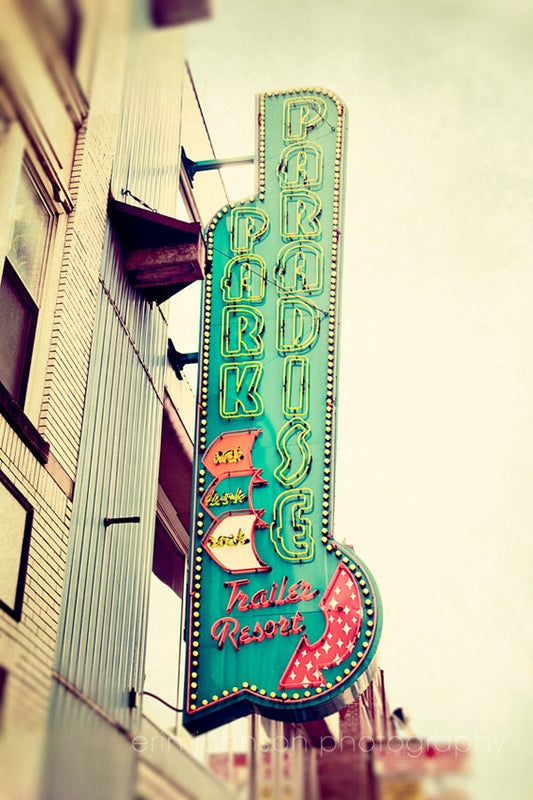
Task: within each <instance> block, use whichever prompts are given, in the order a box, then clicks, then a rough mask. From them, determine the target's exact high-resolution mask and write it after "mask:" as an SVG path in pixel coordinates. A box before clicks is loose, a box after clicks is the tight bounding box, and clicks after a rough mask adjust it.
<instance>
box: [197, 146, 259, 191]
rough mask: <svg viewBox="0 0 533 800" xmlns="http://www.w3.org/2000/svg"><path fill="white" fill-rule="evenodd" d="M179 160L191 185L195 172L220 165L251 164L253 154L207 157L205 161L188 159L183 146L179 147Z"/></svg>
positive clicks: (236, 165) (219, 166) (253, 160)
mask: <svg viewBox="0 0 533 800" xmlns="http://www.w3.org/2000/svg"><path fill="white" fill-rule="evenodd" d="M181 161H182V164H183V166H184V168H185V172H186V173H187V177H188V179H189V181H190V184H191V186H192V182H193V180H194V176H195V175H196V173H197V172H205V171H206V170H212V169H221V168H222V167H239V166H242V165H243V164H253V163H254V162H255V156H237V157H235V158H209V159H207V160H205V161H193V160H192V159H190V158H189V157H188V156H187V154H186V152H185V150H184V149H183V147H182V148H181Z"/></svg>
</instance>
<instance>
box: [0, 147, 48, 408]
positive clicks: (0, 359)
mask: <svg viewBox="0 0 533 800" xmlns="http://www.w3.org/2000/svg"><path fill="white" fill-rule="evenodd" d="M10 212H11V213H10V226H11V233H10V239H9V247H8V251H7V254H6V257H5V261H4V269H3V273H2V280H1V283H0V319H1V320H2V325H1V328H0V381H1V382H2V383H3V385H4V386H5V388H6V389H7V390H8V392H9V394H10V395H11V397H12V399H13V400H14V401H15V402H16V403H18V405H19V406H20V407H21V408H22V407H23V406H24V400H25V396H26V389H27V385H28V378H29V370H30V362H31V355H32V350H33V340H34V337H35V329H36V325H37V317H38V307H39V301H40V297H41V293H42V279H43V274H44V266H45V264H46V260H47V256H48V250H49V247H50V241H51V235H52V228H53V216H52V214H51V211H50V210H49V208H48V207H47V205H46V204H45V202H44V198H43V195H42V194H41V192H40V190H39V188H38V185H37V182H36V180H35V178H34V176H33V175H32V172H31V170H30V167H29V164H28V163H26V161H24V163H23V165H22V168H21V170H20V173H19V176H18V181H17V185H16V189H15V192H14V198H13V203H12V206H11V208H10Z"/></svg>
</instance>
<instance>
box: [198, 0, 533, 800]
mask: <svg viewBox="0 0 533 800" xmlns="http://www.w3.org/2000/svg"><path fill="white" fill-rule="evenodd" d="M188 42H189V46H188V49H189V61H190V64H191V69H192V72H193V76H194V79H195V81H196V85H197V90H198V93H199V97H200V101H201V103H202V105H203V108H204V112H205V116H206V121H207V125H208V128H209V130H210V133H211V136H212V139H213V142H214V144H215V149H216V151H217V155H218V156H220V157H224V156H226V157H233V156H242V155H248V154H251V153H253V151H254V142H255V128H254V125H255V119H254V114H255V95H256V94H257V93H258V92H261V91H263V90H269V89H283V88H291V87H303V86H321V87H326V88H328V89H331V90H333V91H334V92H336V93H337V94H338V95H339V96H340V97H341V98H342V99H343V100H344V102H345V103H346V105H347V108H348V153H347V184H346V208H345V238H344V281H343V297H342V316H341V328H342V341H341V362H340V391H339V402H338V408H339V441H338V459H337V492H336V536H337V538H339V539H342V538H345V539H346V540H347V541H349V542H351V543H352V544H353V545H354V547H355V550H356V553H357V554H358V555H359V556H360V557H361V558H362V559H363V560H364V561H365V562H366V564H367V565H368V566H369V568H370V569H371V570H372V571H373V573H374V576H375V578H376V580H377V582H378V584H379V586H380V588H381V593H382V597H383V604H384V619H385V626H384V633H383V637H382V647H381V663H382V666H383V668H384V670H385V677H386V684H387V688H388V695H389V699H390V702H391V704H392V707H393V708H394V707H396V706H403V707H404V708H405V709H406V710H407V712H408V713H409V715H410V717H411V721H412V727H413V729H414V731H415V732H416V734H418V735H420V736H427V737H429V738H455V739H461V740H462V741H463V742H464V741H467V742H469V743H470V744H471V746H472V750H473V754H474V757H475V767H476V769H475V774H474V777H473V779H472V781H471V792H472V800H496V799H498V800H531V798H533V781H532V777H531V767H530V764H529V763H528V762H529V759H528V753H529V751H530V750H531V746H530V741H529V738H530V737H531V734H532V726H531V719H532V717H533V703H532V679H533V659H532V644H533V642H532V633H531V627H532V626H531V623H530V619H531V608H532V603H531V599H532V598H531V588H530V587H531V584H532V580H531V578H532V576H531V572H532V570H531V544H530V541H531V533H530V532H531V528H532V523H533V503H532V500H531V493H530V477H531V474H532V472H533V470H532V461H533V456H532V454H533V441H532V440H533V435H532V432H533V425H532V410H531V409H532V398H533V391H532V390H533V385H532V384H533V381H532V364H531V361H532V359H531V355H532V349H533V347H532V341H533V339H532V327H533V325H532V318H533V314H532V311H533V309H532V305H533V302H532V301H533V266H532V263H531V255H530V254H531V244H532V242H533V236H532V233H533V230H532V229H533V214H532V212H533V208H532V204H531V198H532V188H531V187H532V185H533V184H532V179H533V149H532V143H533V103H532V101H531V96H532V79H533V7H531V5H530V3H529V2H528V1H527V0H523V2H518V1H517V0H372V1H371V0H366V1H365V0H330V1H329V2H318V0H292V2H289V0H287V1H286V2H283V1H282V0H253V1H252V0H218V2H216V1H215V2H214V3H213V18H212V20H211V21H210V22H204V23H198V24H195V25H193V26H191V27H190V29H189V32H188ZM188 155H189V156H190V157H192V158H196V159H203V158H209V157H210V154H209V153H188ZM224 179H225V182H226V185H227V187H228V192H229V195H230V199H234V200H238V199H240V198H241V197H242V196H246V195H249V194H251V193H253V190H254V176H253V171H251V169H250V168H245V169H244V170H243V169H236V168H228V169H226V170H225V171H224ZM216 211H217V209H216V208H214V209H213V213H214V212H216ZM192 347H193V348H194V347H195V345H194V344H193V345H192Z"/></svg>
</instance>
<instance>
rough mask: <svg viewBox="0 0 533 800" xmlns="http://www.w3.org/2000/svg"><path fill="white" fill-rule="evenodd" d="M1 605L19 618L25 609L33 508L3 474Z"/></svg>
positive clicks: (0, 495)
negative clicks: (23, 600)
mask: <svg viewBox="0 0 533 800" xmlns="http://www.w3.org/2000/svg"><path fill="white" fill-rule="evenodd" d="M0 508H1V509H2V513H1V514H0V553H2V558H1V559H0V608H2V609H4V611H7V613H8V614H10V616H12V617H14V618H15V619H16V620H19V619H20V615H21V612H22V599H23V596H24V584H25V581H26V565H27V560H28V550H29V545H30V533H31V525H32V519H33V510H32V508H31V506H30V504H29V503H28V502H27V501H26V500H25V499H24V498H23V497H22V495H21V494H20V493H19V492H18V491H17V490H16V489H15V487H14V486H13V485H12V483H11V482H10V481H9V480H8V479H7V478H6V477H5V476H4V475H2V473H0Z"/></svg>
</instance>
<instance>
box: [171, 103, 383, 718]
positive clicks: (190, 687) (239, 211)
mask: <svg viewBox="0 0 533 800" xmlns="http://www.w3.org/2000/svg"><path fill="white" fill-rule="evenodd" d="M344 124H345V109H344V107H343V105H342V103H341V101H340V100H339V99H338V97H336V96H335V95H334V94H333V93H332V92H329V91H327V90H323V89H303V90H288V91H282V92H267V93H265V94H262V95H260V96H259V98H258V158H257V161H258V191H257V194H256V196H255V197H253V198H249V199H247V200H244V201H241V202H239V203H234V204H228V205H227V206H225V207H224V208H222V209H221V210H220V211H219V212H218V214H217V215H216V216H215V218H214V219H213V220H212V222H211V223H210V225H209V226H208V228H207V248H208V258H209V259H210V261H211V263H212V270H211V272H210V274H209V275H208V276H207V278H206V281H205V286H204V299H203V341H202V352H201V356H200V377H199V392H198V414H197V427H196V452H195V467H194V477H195V486H194V492H193V509H192V530H191V559H190V564H191V568H190V570H191V571H190V583H189V600H188V619H187V676H186V689H185V712H184V724H185V726H186V727H187V728H188V729H189V730H190V731H192V732H193V733H199V732H202V731H206V730H209V729H211V728H213V727H216V726H217V725H220V724H222V723H224V722H228V721H229V720H231V719H235V718H237V717H239V716H243V715H246V714H248V713H250V712H251V711H252V710H253V709H255V710H259V711H260V713H261V714H263V715H264V716H267V717H272V718H274V719H283V720H287V721H290V720H300V721H302V720H311V719H316V718H319V717H323V716H326V715H327V714H330V713H332V712H333V711H335V710H337V709H339V708H341V707H342V706H343V705H345V704H346V702H350V700H351V699H352V698H353V696H354V695H356V694H358V693H359V692H360V691H362V690H363V689H364V688H365V687H366V686H367V684H368V682H369V680H370V679H371V678H372V675H373V672H374V670H375V668H376V649H377V645H378V641H379V636H380V632H381V606H380V600H379V594H378V590H377V588H376V585H375V583H374V580H373V578H372V576H371V575H370V573H369V571H368V570H367V568H366V567H365V566H364V564H363V563H362V562H361V561H360V559H359V558H358V557H357V556H356V555H355V553H354V552H353V550H351V549H350V548H349V547H347V546H345V545H341V544H339V543H337V542H336V541H335V540H334V539H333V498H334V451H335V411H336V360H337V346H338V336H337V334H338V305H339V291H340V274H339V273H340V258H341V201H342V188H343V187H342V181H343V140H344Z"/></svg>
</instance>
